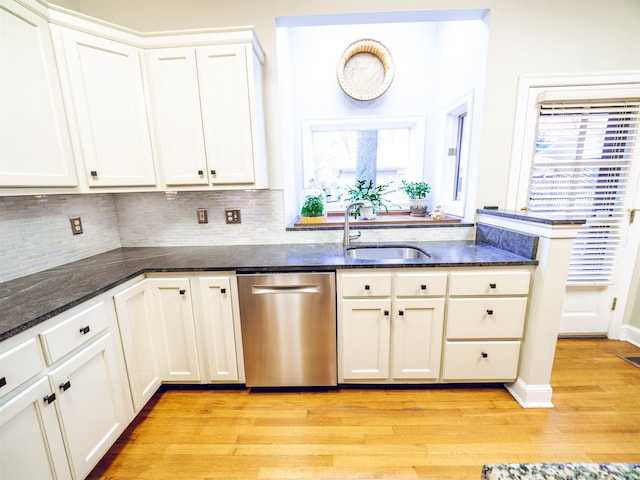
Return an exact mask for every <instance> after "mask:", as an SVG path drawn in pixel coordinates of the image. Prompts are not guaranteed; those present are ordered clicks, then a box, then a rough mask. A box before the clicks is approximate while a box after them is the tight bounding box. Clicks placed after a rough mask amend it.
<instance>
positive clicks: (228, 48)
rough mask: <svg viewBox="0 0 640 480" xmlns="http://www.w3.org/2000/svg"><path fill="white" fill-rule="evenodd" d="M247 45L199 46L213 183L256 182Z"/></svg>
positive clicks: (201, 91)
mask: <svg viewBox="0 0 640 480" xmlns="http://www.w3.org/2000/svg"><path fill="white" fill-rule="evenodd" d="M249 48H251V47H249V46H245V45H211V46H207V47H199V48H198V49H197V61H198V73H199V79H200V98H201V105H202V119H203V124H204V135H205V145H206V149H207V156H208V158H209V167H210V169H211V171H213V174H212V181H213V183H223V184H229V183H240V184H252V183H254V182H255V179H256V178H255V172H254V155H253V131H252V122H251V110H250V103H249V78H248V70H247V61H248V59H247V57H248V56H247V49H249Z"/></svg>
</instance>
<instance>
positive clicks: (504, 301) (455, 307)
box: [447, 297, 527, 340]
mask: <svg viewBox="0 0 640 480" xmlns="http://www.w3.org/2000/svg"><path fill="white" fill-rule="evenodd" d="M526 312H527V298H526V297H515V298H495V297H484V298H452V299H450V300H449V313H448V318H449V321H448V322H447V338H449V339H459V340H463V339H470V338H505V339H507V338H518V339H519V338H521V337H522V331H523V329H524V319H525V316H526Z"/></svg>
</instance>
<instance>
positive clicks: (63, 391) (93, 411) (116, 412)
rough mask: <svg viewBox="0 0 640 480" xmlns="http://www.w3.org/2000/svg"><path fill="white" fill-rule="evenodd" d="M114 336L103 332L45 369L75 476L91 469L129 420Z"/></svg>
mask: <svg viewBox="0 0 640 480" xmlns="http://www.w3.org/2000/svg"><path fill="white" fill-rule="evenodd" d="M114 341H115V339H114V337H113V333H112V332H108V333H106V334H105V335H104V336H102V337H101V338H100V339H98V340H97V341H96V342H95V343H93V344H91V345H90V346H88V347H87V348H86V349H85V350H82V351H81V352H80V353H78V354H77V355H75V356H74V357H72V358H70V359H69V360H68V361H66V362H64V363H63V364H62V365H61V366H60V367H58V368H56V369H55V370H54V371H52V372H51V373H50V379H51V387H52V388H55V392H56V395H57V398H58V400H57V401H56V404H57V405H58V408H59V411H60V420H61V424H62V426H63V432H64V435H65V438H66V444H67V449H68V454H69V457H70V460H71V464H72V466H73V470H74V472H75V476H76V478H84V477H85V476H86V475H87V473H89V471H91V469H92V468H93V467H94V466H95V465H96V464H97V463H98V461H99V460H100V459H101V458H102V456H103V455H104V454H105V453H106V452H107V450H108V449H109V448H110V447H111V445H113V443H114V442H115V441H116V439H117V438H118V436H119V435H120V434H121V433H122V431H123V430H124V428H125V427H126V425H127V424H128V421H129V419H128V417H127V409H126V405H125V402H126V399H125V398H123V396H122V395H121V389H120V388H119V385H118V384H119V382H120V375H121V374H122V373H123V372H121V371H120V369H119V368H118V366H117V360H116V359H115V358H114V350H113V346H112V342H114Z"/></svg>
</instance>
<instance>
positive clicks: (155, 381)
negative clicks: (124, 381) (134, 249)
mask: <svg viewBox="0 0 640 480" xmlns="http://www.w3.org/2000/svg"><path fill="white" fill-rule="evenodd" d="M148 296H149V292H148V290H147V281H146V280H143V281H141V282H140V283H137V284H135V285H133V286H132V287H130V288H128V289H126V290H124V291H123V292H120V293H119V294H117V295H115V296H114V302H115V305H116V313H117V315H118V324H119V325H120V335H121V337H122V345H123V347H124V356H125V359H126V362H127V374H128V376H129V385H130V386H131V394H132V396H133V404H134V406H135V409H136V412H139V411H140V410H141V409H142V407H144V405H145V404H146V403H147V402H148V401H149V399H150V398H151V397H152V396H153V394H154V393H155V392H156V391H157V390H158V388H160V382H161V376H160V375H161V374H160V367H159V365H158V360H157V355H156V347H155V334H154V330H155V328H156V326H155V324H154V321H153V316H152V314H151V310H150V308H149V299H148Z"/></svg>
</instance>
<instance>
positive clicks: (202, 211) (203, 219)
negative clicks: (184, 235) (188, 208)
mask: <svg viewBox="0 0 640 480" xmlns="http://www.w3.org/2000/svg"><path fill="white" fill-rule="evenodd" d="M197 212H198V223H209V217H208V216H207V209H206V208H199V209H198V210H197Z"/></svg>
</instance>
